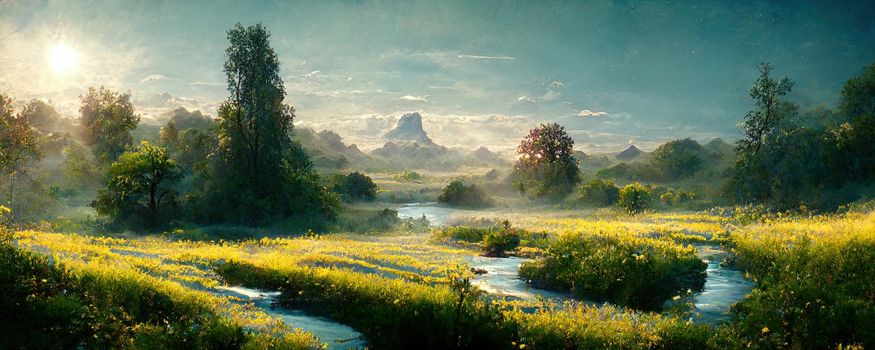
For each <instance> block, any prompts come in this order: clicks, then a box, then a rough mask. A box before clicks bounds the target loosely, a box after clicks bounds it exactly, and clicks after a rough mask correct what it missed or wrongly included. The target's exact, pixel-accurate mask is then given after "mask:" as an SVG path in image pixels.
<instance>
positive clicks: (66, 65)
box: [50, 44, 78, 73]
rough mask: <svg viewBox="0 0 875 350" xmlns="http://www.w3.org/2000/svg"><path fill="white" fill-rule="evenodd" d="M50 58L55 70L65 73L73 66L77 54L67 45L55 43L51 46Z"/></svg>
mask: <svg viewBox="0 0 875 350" xmlns="http://www.w3.org/2000/svg"><path fill="white" fill-rule="evenodd" d="M50 59H51V63H52V68H54V69H55V72H57V73H65V72H68V71H70V70H72V69H73V68H74V67H75V65H76V60H77V59H78V54H77V53H76V51H75V50H73V48H71V47H70V46H68V45H65V44H57V45H55V46H54V47H53V48H52V51H51V56H50Z"/></svg>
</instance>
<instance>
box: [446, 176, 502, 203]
mask: <svg viewBox="0 0 875 350" xmlns="http://www.w3.org/2000/svg"><path fill="white" fill-rule="evenodd" d="M438 202H440V203H446V204H449V205H451V206H454V207H466V208H484V207H490V206H492V205H493V202H492V199H491V198H489V196H488V195H486V192H483V190H482V189H480V188H479V187H477V185H474V184H470V185H465V183H464V182H462V181H460V180H453V181H452V182H450V184H449V185H447V187H444V190H443V191H442V192H441V194H440V195H439V196H438Z"/></svg>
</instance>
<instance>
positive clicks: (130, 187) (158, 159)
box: [94, 141, 179, 228]
mask: <svg viewBox="0 0 875 350" xmlns="http://www.w3.org/2000/svg"><path fill="white" fill-rule="evenodd" d="M178 179H179V172H178V169H177V167H176V162H175V161H174V160H172V159H170V158H169V157H168V156H167V154H166V152H165V151H164V149H163V148H161V147H156V146H152V145H151V144H149V142H148V141H143V142H142V143H141V144H140V145H139V146H138V147H137V148H136V149H133V150H131V151H127V152H124V153H122V155H121V156H120V157H119V159H118V161H116V162H114V163H112V166H110V169H109V173H108V174H107V175H106V188H105V189H102V190H100V193H99V194H98V196H97V200H95V202H94V207H95V208H96V209H97V212H98V213H100V214H102V215H108V216H110V217H111V218H112V219H113V221H115V222H116V223H117V224H122V225H133V227H140V225H145V226H146V227H149V228H157V227H161V226H163V225H164V224H166V222H167V218H170V217H172V216H173V211H171V210H168V209H171V208H172V207H173V206H174V202H175V196H176V193H175V191H173V190H172V189H171V185H172V184H173V183H174V182H175V181H177V180H178ZM162 208H164V209H165V210H163V211H162V210H161V209H162Z"/></svg>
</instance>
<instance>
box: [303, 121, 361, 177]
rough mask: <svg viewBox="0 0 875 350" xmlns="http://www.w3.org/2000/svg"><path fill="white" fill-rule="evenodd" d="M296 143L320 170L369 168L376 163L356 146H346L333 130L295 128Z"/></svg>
mask: <svg viewBox="0 0 875 350" xmlns="http://www.w3.org/2000/svg"><path fill="white" fill-rule="evenodd" d="M292 139H293V140H294V141H297V142H300V143H301V147H303V148H304V150H306V151H307V154H309V155H310V159H311V160H312V161H313V165H314V166H315V167H316V168H320V169H341V168H345V167H349V166H358V167H367V166H372V165H374V164H375V161H374V160H373V159H372V158H371V157H369V156H368V155H366V154H364V153H363V152H362V151H361V150H359V149H358V147H357V146H356V145H346V144H344V143H343V138H342V137H340V135H338V134H337V133H335V132H334V131H331V130H322V131H320V132H316V130H313V129H310V128H302V127H297V128H295V132H294V133H293V134H292Z"/></svg>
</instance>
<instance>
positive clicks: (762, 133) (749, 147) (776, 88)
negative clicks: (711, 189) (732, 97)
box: [728, 63, 796, 202]
mask: <svg viewBox="0 0 875 350" xmlns="http://www.w3.org/2000/svg"><path fill="white" fill-rule="evenodd" d="M772 69H773V67H772V65H771V64H769V63H762V64H761V65H760V77H759V78H758V79H757V80H756V81H755V82H754V84H753V87H751V90H750V97H751V99H753V101H754V109H752V110H751V111H749V112H748V113H747V114H746V115H745V117H744V121H742V123H741V131H742V134H743V135H744V137H743V138H742V139H740V140H738V141H737V142H736V146H735V151H736V164H735V168H734V170H733V175H732V178H731V179H730V182H729V186H728V187H729V189H730V191H731V193H732V194H733V195H734V196H735V197H736V199H738V200H740V201H742V202H751V201H756V202H766V201H767V200H768V199H770V198H771V197H772V191H771V185H770V183H769V182H770V179H771V176H770V174H769V166H768V164H767V163H766V162H765V158H766V157H764V156H763V155H762V154H761V150H762V149H763V147H764V146H767V145H768V143H769V142H770V140H771V141H774V139H775V138H776V136H777V134H778V132H779V131H780V128H779V126H780V125H781V122H782V120H783V119H784V117H786V116H788V115H791V114H793V113H795V112H796V106H795V105H793V104H791V103H789V102H786V101H782V100H781V97H782V96H784V95H786V94H787V93H788V92H790V90H791V89H792V88H793V82H792V81H791V80H790V79H789V78H786V77H785V78H783V79H781V80H780V81H778V80H775V79H773V78H772V76H771V73H772Z"/></svg>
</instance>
